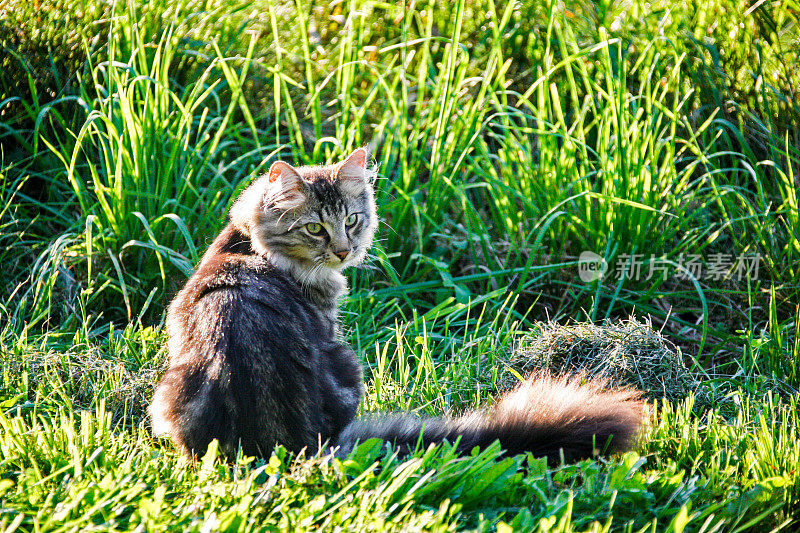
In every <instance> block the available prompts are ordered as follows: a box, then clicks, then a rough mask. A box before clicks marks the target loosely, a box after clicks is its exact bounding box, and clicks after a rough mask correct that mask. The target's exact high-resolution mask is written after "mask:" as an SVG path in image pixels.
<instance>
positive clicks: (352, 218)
mask: <svg viewBox="0 0 800 533" xmlns="http://www.w3.org/2000/svg"><path fill="white" fill-rule="evenodd" d="M356 222H358V215H356V214H355V213H353V214H351V215H349V216H348V217H347V218H346V219H344V225H345V226H347V227H348V228H352V227H353V226H355V225H356Z"/></svg>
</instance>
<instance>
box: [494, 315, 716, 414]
mask: <svg viewBox="0 0 800 533" xmlns="http://www.w3.org/2000/svg"><path fill="white" fill-rule="evenodd" d="M509 366H510V367H511V369H513V370H515V371H516V372H517V373H518V374H520V375H522V376H525V375H527V374H528V373H530V372H532V371H535V370H539V369H547V370H549V371H551V372H554V373H561V372H569V373H577V372H580V373H583V374H585V375H586V376H587V377H590V378H591V377H595V376H603V377H606V378H609V379H610V380H611V382H612V383H613V384H615V385H630V386H632V387H636V388H638V389H639V390H641V391H643V392H644V393H645V395H646V396H647V397H650V398H667V399H669V400H678V399H680V398H683V397H685V396H686V395H687V394H688V393H689V392H693V391H695V389H696V388H697V386H698V385H699V384H700V380H699V379H698V376H697V375H696V374H695V373H693V372H692V371H690V370H689V368H687V366H686V363H685V362H684V358H683V355H682V354H681V351H680V348H678V347H676V346H675V345H674V344H672V343H671V342H670V341H669V340H667V339H665V338H664V337H663V336H662V335H661V333H660V332H658V331H656V330H654V329H653V328H652V327H651V325H650V322H649V320H647V321H645V322H639V321H638V320H636V319H634V318H629V319H628V320H616V321H611V320H607V321H605V322H604V323H603V324H602V325H595V324H591V323H576V324H572V325H566V326H562V325H559V324H556V323H555V322H545V323H540V324H538V325H537V326H536V327H534V329H533V330H532V331H531V332H530V333H529V334H527V335H526V336H525V337H523V338H522V339H521V340H520V341H519V342H518V343H517V346H516V348H515V349H514V351H513V354H512V356H511V359H510V361H509ZM507 381H508V383H507ZM516 381H518V377H517V376H515V375H514V373H513V372H509V373H508V376H504V377H503V378H501V386H503V387H505V386H507V385H508V386H513V384H514V383H516Z"/></svg>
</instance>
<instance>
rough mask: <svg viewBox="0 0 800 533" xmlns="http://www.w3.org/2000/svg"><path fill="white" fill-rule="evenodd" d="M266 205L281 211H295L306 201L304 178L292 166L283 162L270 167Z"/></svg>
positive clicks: (276, 162)
mask: <svg viewBox="0 0 800 533" xmlns="http://www.w3.org/2000/svg"><path fill="white" fill-rule="evenodd" d="M267 181H268V185H267V193H266V195H265V202H264V203H265V205H271V206H274V207H277V208H279V209H293V208H295V207H298V206H300V205H302V204H303V202H305V201H306V196H305V194H304V193H303V178H301V177H300V174H298V173H297V171H296V170H295V169H294V167H292V165H290V164H289V163H284V162H283V161H275V162H274V163H272V166H271V167H269V174H268V178H267Z"/></svg>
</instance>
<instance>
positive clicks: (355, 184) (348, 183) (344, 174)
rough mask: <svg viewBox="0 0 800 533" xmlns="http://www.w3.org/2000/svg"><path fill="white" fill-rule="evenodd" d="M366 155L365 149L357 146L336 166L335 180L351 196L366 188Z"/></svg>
mask: <svg viewBox="0 0 800 533" xmlns="http://www.w3.org/2000/svg"><path fill="white" fill-rule="evenodd" d="M367 155H368V154H367V150H366V149H364V148H357V149H356V150H355V151H354V152H353V153H352V154H350V155H348V156H347V157H346V158H345V160H344V161H342V162H341V163H339V165H338V166H337V168H336V180H337V181H338V182H339V183H340V184H341V186H342V188H343V189H345V191H346V192H348V193H350V194H352V195H353V196H355V195H358V194H361V193H362V192H364V189H366V188H367V184H368V176H367Z"/></svg>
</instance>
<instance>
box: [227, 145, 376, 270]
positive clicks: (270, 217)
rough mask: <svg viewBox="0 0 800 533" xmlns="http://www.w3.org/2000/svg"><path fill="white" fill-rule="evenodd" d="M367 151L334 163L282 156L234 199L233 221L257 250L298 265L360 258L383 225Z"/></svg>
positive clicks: (334, 265) (330, 265)
mask: <svg viewBox="0 0 800 533" xmlns="http://www.w3.org/2000/svg"><path fill="white" fill-rule="evenodd" d="M367 157H368V154H367V151H366V150H365V149H363V148H359V149H357V150H356V151H354V152H353V153H351V154H350V155H349V156H347V158H345V160H344V161H342V162H340V163H338V164H334V165H329V166H320V167H299V168H294V167H293V166H291V165H290V164H288V163H285V162H283V161H276V162H275V163H273V164H272V166H271V167H270V169H269V173H268V174H267V175H266V176H264V177H262V178H259V179H258V180H257V181H255V182H254V183H253V184H252V185H250V187H248V188H247V189H246V190H245V191H244V192H243V193H242V195H241V196H240V197H239V199H238V200H237V201H236V203H234V205H233V207H232V208H231V213H230V217H231V222H232V223H233V224H234V225H235V226H236V227H238V228H239V229H240V230H242V231H244V232H245V233H247V234H248V235H249V236H250V239H251V241H252V243H253V248H254V249H255V251H256V252H258V253H259V254H261V255H264V256H267V257H268V258H270V259H272V260H273V262H274V263H276V264H279V265H280V264H286V262H288V263H289V266H291V267H292V270H296V269H297V268H300V269H301V270H306V269H314V270H316V269H320V268H325V267H327V269H333V270H341V269H343V268H345V267H347V266H351V265H355V264H358V263H360V262H361V261H362V260H363V259H364V256H365V255H366V252H367V250H368V249H369V247H370V246H371V245H372V238H373V236H374V234H375V228H376V227H377V225H378V218H377V215H376V213H375V200H374V193H373V190H372V183H371V182H372V178H373V177H374V175H375V173H374V171H372V170H371V169H370V168H368V165H367Z"/></svg>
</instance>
